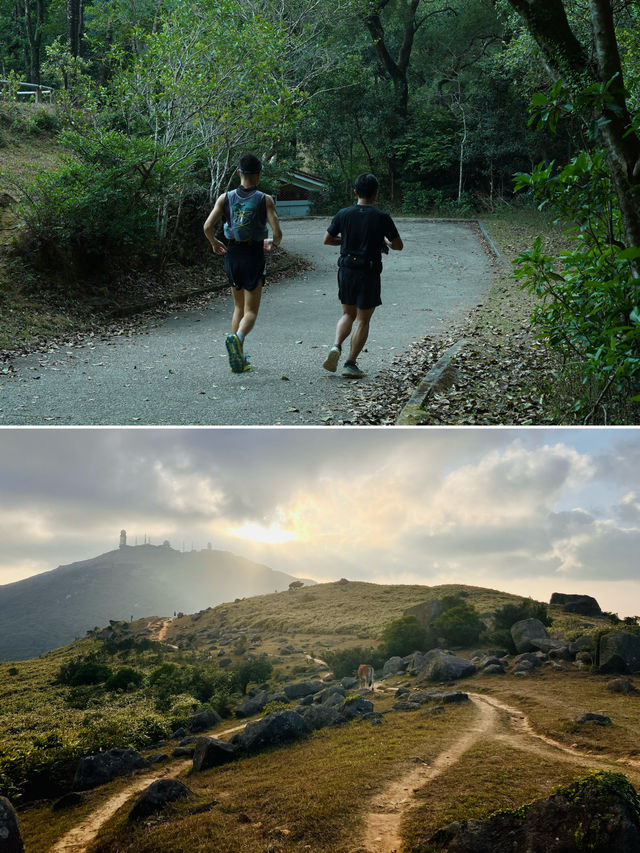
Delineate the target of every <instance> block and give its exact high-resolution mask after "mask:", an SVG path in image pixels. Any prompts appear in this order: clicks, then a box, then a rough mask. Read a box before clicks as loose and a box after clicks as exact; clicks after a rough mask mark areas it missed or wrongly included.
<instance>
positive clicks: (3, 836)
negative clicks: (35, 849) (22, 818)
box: [0, 797, 24, 853]
mask: <svg viewBox="0 0 640 853" xmlns="http://www.w3.org/2000/svg"><path fill="white" fill-rule="evenodd" d="M0 850H1V851H2V853H24V844H23V843H22V836H21V835H20V827H19V826H18V815H17V814H16V810H15V809H14V807H13V806H12V805H11V803H10V802H9V800H8V799H7V798H6V797H0Z"/></svg>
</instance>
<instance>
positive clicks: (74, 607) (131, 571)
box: [0, 530, 314, 660]
mask: <svg viewBox="0 0 640 853" xmlns="http://www.w3.org/2000/svg"><path fill="white" fill-rule="evenodd" d="M297 580H304V579H301V578H296V577H294V576H292V575H288V574H285V573H284V572H278V571H274V570H273V569H271V568H269V567H268V566H265V565H262V564H260V563H254V562H253V561H252V560H247V559H245V558H244V557H238V556H236V555H235V554H232V553H231V552H229V551H218V550H215V549H213V548H211V547H210V546H209V547H207V548H206V549H204V550H201V551H187V552H181V551H176V550H175V549H173V548H172V547H171V546H170V544H169V542H167V541H165V542H164V543H163V544H162V545H151V544H149V543H145V544H143V545H127V543H126V532H125V531H124V530H123V531H122V532H121V534H120V545H119V547H118V548H117V549H116V550H114V551H108V552H107V553H106V554H101V555H100V556H98V557H93V558H91V559H89V560H82V561H80V562H77V563H70V564H69V565H64V566H59V567H58V568H57V569H53V570H52V571H50V572H43V573H42V574H38V575H33V576H32V577H30V578H26V579H24V580H21V581H17V582H16V583H11V584H6V585H4V586H0V624H2V632H1V634H0V660H25V659H27V658H32V657H36V656H37V655H40V654H42V653H43V652H47V651H50V650H51V649H55V648H58V647H59V646H63V645H66V644H67V643H70V642H72V641H73V640H74V639H75V638H76V637H82V636H84V635H85V634H86V632H87V631H89V630H91V629H93V628H95V627H101V626H103V625H106V624H107V623H108V622H109V620H112V619H113V620H126V621H129V620H130V619H132V618H136V619H137V618H139V617H142V616H170V615H172V614H173V613H174V612H176V611H184V612H187V613H190V612H194V611H197V610H202V609H203V608H206V607H213V606H215V605H217V604H221V603H223V602H225V601H233V600H234V599H236V598H246V597H249V596H253V595H263V594H266V593H270V592H280V591H282V590H286V589H288V587H289V584H290V583H292V582H294V581H297ZM304 582H305V583H309V584H313V583H314V581H311V580H305V581H304Z"/></svg>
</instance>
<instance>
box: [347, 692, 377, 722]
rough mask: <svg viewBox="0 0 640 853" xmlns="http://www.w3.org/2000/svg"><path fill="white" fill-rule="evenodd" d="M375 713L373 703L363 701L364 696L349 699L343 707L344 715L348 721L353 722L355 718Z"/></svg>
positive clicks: (367, 700)
mask: <svg viewBox="0 0 640 853" xmlns="http://www.w3.org/2000/svg"><path fill="white" fill-rule="evenodd" d="M372 712H373V702H371V701H369V699H363V698H362V696H352V697H351V698H349V699H347V700H346V701H345V702H344V703H343V705H342V714H343V715H344V716H345V717H346V719H347V720H353V718H354V717H363V716H364V715H365V714H371V713H372Z"/></svg>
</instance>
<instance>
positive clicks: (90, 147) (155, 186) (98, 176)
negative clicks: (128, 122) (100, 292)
mask: <svg viewBox="0 0 640 853" xmlns="http://www.w3.org/2000/svg"><path fill="white" fill-rule="evenodd" d="M60 141H61V142H62V143H63V144H66V145H68V146H70V147H71V148H72V149H73V151H74V154H75V157H74V159H73V160H69V161H68V163H67V164H66V166H65V167H64V168H62V169H60V170H58V171H47V172H42V173H40V174H39V175H38V176H37V177H36V179H35V180H34V181H33V182H32V183H30V184H27V185H25V186H23V187H22V193H23V196H24V200H23V204H22V213H23V216H24V219H25V222H26V225H27V229H28V231H27V234H26V236H25V238H24V240H23V243H22V244H21V245H22V251H23V253H25V254H26V255H27V256H28V257H29V259H30V260H32V261H33V262H35V263H36V265H39V266H40V267H43V268H46V269H57V268H59V267H61V266H62V268H63V269H65V270H66V272H67V274H68V277H69V278H75V279H80V278H82V276H83V275H87V274H89V273H96V272H100V271H101V270H102V269H103V268H105V267H107V265H108V268H109V269H110V270H113V269H114V268H117V267H123V266H127V267H129V268H130V266H131V264H132V263H137V262H150V261H151V260H153V259H154V258H157V257H158V253H159V251H160V240H159V235H158V233H157V225H158V211H159V208H160V207H161V206H163V205H166V208H167V215H168V216H169V217H170V215H171V211H172V201H171V197H172V194H171V193H170V191H169V185H171V184H172V181H173V177H172V175H171V169H170V167H169V166H168V164H167V162H166V161H165V160H163V158H162V157H161V156H160V157H158V155H157V152H155V151H154V143H153V139H146V138H145V139H140V138H135V139H132V138H129V137H128V136H126V135H125V134H122V133H119V132H118V131H109V132H106V133H103V134H96V135H95V136H82V135H80V134H79V133H75V132H72V131H65V132H63V133H62V134H60Z"/></svg>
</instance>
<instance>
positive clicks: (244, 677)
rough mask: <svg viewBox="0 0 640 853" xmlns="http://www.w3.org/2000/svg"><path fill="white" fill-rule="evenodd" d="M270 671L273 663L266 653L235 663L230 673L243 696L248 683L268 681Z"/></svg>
mask: <svg viewBox="0 0 640 853" xmlns="http://www.w3.org/2000/svg"><path fill="white" fill-rule="evenodd" d="M272 673H273V664H272V663H271V661H270V660H269V659H268V658H267V657H266V655H265V656H262V657H259V658H256V659H255V660H252V661H245V662H244V663H240V664H237V665H236V666H234V667H233V669H232V670H231V675H232V677H233V679H234V681H235V683H236V684H237V685H238V688H239V689H240V692H241V693H242V695H243V696H244V695H245V693H246V692H247V686H248V685H249V684H250V683H254V684H259V683H260V682H262V681H268V680H269V678H271V675H272Z"/></svg>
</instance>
